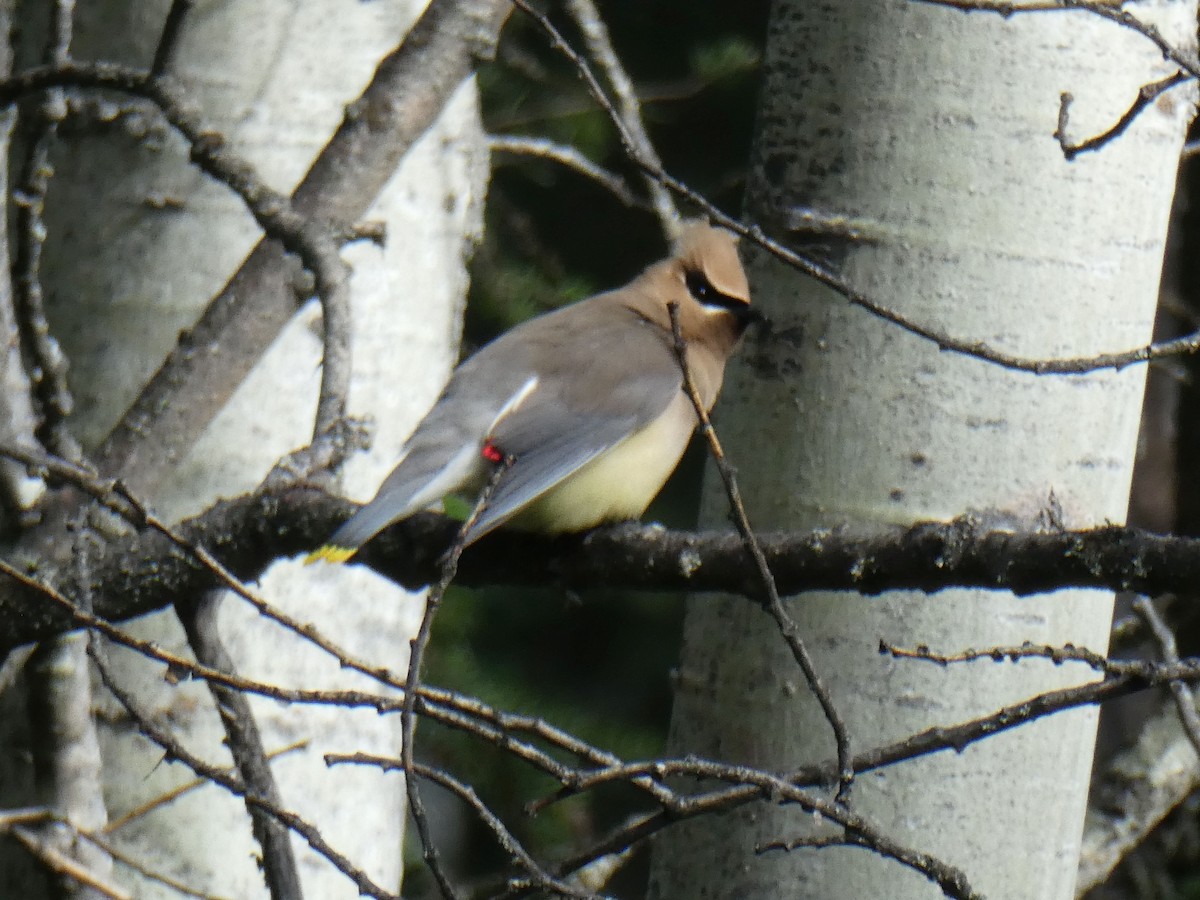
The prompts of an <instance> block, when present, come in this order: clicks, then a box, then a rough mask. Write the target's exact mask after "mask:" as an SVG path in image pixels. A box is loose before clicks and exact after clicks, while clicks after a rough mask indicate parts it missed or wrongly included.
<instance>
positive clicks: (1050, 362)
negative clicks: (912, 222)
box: [512, 0, 1200, 375]
mask: <svg viewBox="0 0 1200 900" xmlns="http://www.w3.org/2000/svg"><path fill="white" fill-rule="evenodd" d="M915 2H926V3H943V5H957V4H955V3H954V0H915ZM512 3H513V5H515V6H516V7H518V8H519V9H520V10H521V11H522V12H524V13H525V14H526V15H527V16H529V17H530V18H531V19H533V21H534V22H536V23H537V24H538V26H539V27H540V28H541V29H542V31H543V32H544V33H545V34H546V36H547V38H548V39H549V41H550V43H551V44H552V45H553V46H554V47H555V49H557V50H558V51H559V52H560V53H562V54H563V55H564V56H565V57H566V58H567V59H568V60H570V62H571V63H572V64H573V65H574V66H575V68H576V70H577V71H578V72H579V74H580V77H582V78H583V80H584V83H585V84H586V85H587V86H588V91H589V92H590V93H591V94H592V97H593V99H595V101H596V102H597V104H599V105H600V107H601V108H602V109H603V110H604V111H605V112H606V113H608V116H609V119H610V120H611V121H612V123H613V127H614V128H615V129H616V131H617V135H618V137H619V138H620V141H621V145H622V148H623V150H624V151H625V155H626V156H627V157H628V158H629V160H630V161H631V162H632V163H633V164H634V165H636V166H637V167H638V168H639V169H640V170H641V171H642V172H643V173H645V174H646V175H647V176H649V177H651V178H653V179H655V180H656V181H658V182H659V183H660V184H662V185H663V186H664V187H666V188H667V189H668V190H670V191H671V192H672V193H673V194H675V195H676V196H678V197H682V198H683V199H685V200H687V201H688V202H689V203H691V204H693V205H694V206H695V207H696V208H698V209H700V210H701V211H702V212H703V213H704V214H705V215H706V216H707V217H708V218H709V219H710V220H711V221H712V222H713V224H715V225H720V226H721V227H723V228H727V229H729V230H730V231H733V232H735V233H736V234H739V235H741V236H742V237H744V238H745V239H746V240H748V241H750V242H752V243H754V244H756V245H757V246H759V247H761V248H762V249H764V250H766V251H767V252H768V253H770V254H771V255H772V256H774V257H775V258H776V259H778V260H779V261H780V262H783V263H785V264H786V265H788V266H791V267H792V268H793V269H795V270H796V271H798V272H800V273H802V274H804V275H807V276H809V277H810V278H812V279H813V280H814V281H817V282H819V283H820V284H823V285H825V286H826V287H828V288H829V289H830V290H832V291H834V292H835V293H837V294H839V295H840V296H841V297H842V298H843V299H845V300H846V301H847V302H848V303H850V304H851V305H852V306H857V307H859V308H860V309H863V310H865V311H866V312H868V313H870V314H871V315H873V316H875V317H876V318H879V319H881V320H883V321H885V322H890V323H891V324H893V325H895V326H897V327H898V328H901V329H903V330H904V331H907V332H909V333H910V334H913V335H915V336H917V337H919V338H923V339H925V340H927V341H930V342H931V343H933V344H935V345H936V346H937V347H938V349H940V350H947V351H950V352H953V353H959V354H961V355H963V356H969V357H973V358H975V359H978V360H981V361H982V362H987V363H992V364H994V365H997V366H1000V367H1002V368H1005V369H1012V370H1014V371H1019V372H1028V373H1030V374H1034V375H1080V374H1085V373H1088V372H1097V371H1101V370H1104V369H1114V370H1120V369H1123V368H1125V367H1126V366H1129V365H1133V364H1135V363H1144V362H1149V361H1151V360H1155V359H1162V358H1165V357H1169V356H1178V355H1180V354H1184V353H1195V352H1196V351H1197V350H1200V330H1197V331H1195V332H1193V333H1191V334H1188V335H1184V336H1182V337H1179V338H1175V339H1174V340H1170V341H1163V342H1161V343H1154V344H1147V345H1145V346H1142V347H1134V348H1132V349H1129V350H1122V351H1115V352H1107V353H1098V354H1094V355H1092V356H1072V357H1058V358H1050V359H1046V358H1042V359H1038V358H1031V357H1025V356H1018V355H1016V354H1012V353H1008V352H1006V351H1003V350H999V349H997V348H995V347H993V346H991V345H989V344H986V343H984V342H983V341H971V340H964V339H962V338H957V337H954V336H953V335H950V334H947V333H946V332H944V331H942V330H941V329H939V328H935V327H933V326H931V325H928V324H924V323H922V322H919V321H917V320H915V319H911V318H909V317H908V316H906V315H904V314H902V313H900V312H897V311H896V310H894V309H892V308H890V307H888V306H886V305H885V304H883V303H881V302H879V301H878V300H875V299H873V298H871V297H868V296H867V295H866V294H863V293H862V292H861V291H859V290H857V289H856V288H855V287H854V286H853V285H851V284H850V283H849V282H847V281H846V280H845V279H844V278H842V277H841V276H840V275H838V274H837V273H836V272H834V271H833V270H832V269H830V268H829V267H827V266H824V265H822V264H821V263H819V262H817V261H815V260H813V259H809V258H808V257H805V256H803V255H801V254H799V253H797V252H796V251H794V250H792V249H790V248H789V247H786V246H784V245H783V244H781V243H779V242H778V241H776V240H773V239H772V238H770V237H768V236H767V234H766V233H765V232H764V231H763V229H762V227H761V226H759V225H758V224H748V223H746V222H743V221H742V220H740V219H737V218H735V217H733V216H730V215H728V214H727V213H725V212H724V211H722V210H720V209H718V208H717V207H716V206H714V205H713V204H712V203H710V202H709V201H708V199H707V198H706V197H704V196H703V195H701V194H699V193H697V192H696V191H694V190H692V189H691V188H690V187H688V186H687V185H686V184H684V183H683V182H682V181H680V180H679V179H677V178H675V177H673V176H671V175H670V174H668V173H667V172H665V171H663V169H662V167H661V166H658V165H656V164H655V163H654V162H652V161H651V160H648V159H646V158H645V157H644V156H643V155H642V154H641V153H640V152H639V151H638V149H637V146H636V143H635V141H634V139H633V137H632V135H630V133H629V131H628V129H627V128H626V127H625V125H624V122H623V120H622V118H621V116H620V114H619V113H618V112H617V111H616V110H615V109H614V108H613V106H612V103H611V102H610V101H609V100H608V97H607V96H606V95H605V93H604V90H603V88H601V86H600V83H599V82H598V81H597V80H596V77H595V75H594V74H592V71H591V69H590V68H589V67H588V64H587V62H586V61H584V60H583V58H582V57H581V56H580V55H579V53H578V52H577V51H576V50H575V49H574V48H573V47H572V46H571V45H570V44H569V43H567V41H566V40H565V39H564V38H563V36H562V35H561V34H560V33H559V31H558V29H556V28H555V27H554V25H553V23H551V22H550V20H549V19H548V18H546V16H544V15H543V14H542V13H540V12H539V11H538V10H536V9H535V8H533V7H532V6H530V5H529V4H528V3H527V2H526V0H512ZM985 5H986V8H987V9H989V10H990V11H992V12H1013V11H1015V10H1013V9H1012V8H1011V7H1010V6H1007V5H1006V6H1005V7H1004V9H1001V8H1000V7H999V6H998V5H996V4H990V3H988V4H981V5H980V8H984V6H985ZM1067 6H1071V7H1073V8H1074V7H1079V8H1084V5H1083V4H1081V3H1080V2H1078V0H1063V3H1062V4H1058V3H1055V4H1054V7H1053V8H1054V9H1057V10H1061V9H1063V8H1065V7H1067ZM972 8H975V7H974V6H972ZM1087 8H1088V9H1089V10H1090V7H1087ZM1097 8H1098V9H1100V8H1104V7H1103V6H1101V5H1099V4H1097ZM1030 11H1033V7H1030ZM1098 14H1100V13H1098ZM1121 15H1127V14H1123V13H1122V14H1121ZM1109 18H1112V17H1111V16H1109ZM1131 27H1132V26H1131ZM1145 28H1146V29H1147V31H1146V32H1145V33H1146V34H1147V37H1149V38H1151V39H1152V40H1153V39H1154V36H1155V35H1157V36H1158V38H1159V39H1160V40H1161V35H1158V33H1157V31H1156V30H1154V29H1153V28H1152V27H1151V26H1145ZM1164 43H1165V42H1164ZM1156 46H1157V44H1156ZM1164 52H1165V51H1164ZM1172 52H1174V51H1172ZM1179 55H1180V56H1182V54H1179ZM1171 59H1172V60H1175V61H1176V62H1177V63H1178V64H1179V65H1180V67H1181V68H1184V69H1185V70H1187V71H1188V72H1189V74H1195V73H1194V72H1193V71H1192V69H1191V68H1188V65H1185V63H1184V62H1180V61H1179V60H1176V59H1175V56H1174V55H1172V56H1171ZM1192 65H1194V64H1192Z"/></svg>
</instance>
